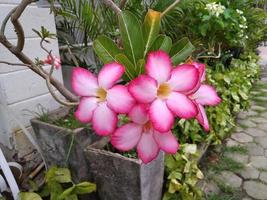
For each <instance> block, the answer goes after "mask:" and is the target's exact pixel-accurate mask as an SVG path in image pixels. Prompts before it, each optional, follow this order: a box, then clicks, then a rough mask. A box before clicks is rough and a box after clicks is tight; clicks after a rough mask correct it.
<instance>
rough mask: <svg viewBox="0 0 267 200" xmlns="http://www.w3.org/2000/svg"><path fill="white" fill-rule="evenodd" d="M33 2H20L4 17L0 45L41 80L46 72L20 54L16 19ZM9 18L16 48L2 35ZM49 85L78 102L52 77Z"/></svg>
mask: <svg viewBox="0 0 267 200" xmlns="http://www.w3.org/2000/svg"><path fill="white" fill-rule="evenodd" d="M33 1H34V0H22V2H21V3H20V4H19V5H18V6H17V7H16V9H13V10H12V11H11V12H10V13H9V14H8V15H7V16H6V18H5V19H4V21H3V23H2V26H1V30H0V31H1V32H0V43H1V44H3V46H4V47H6V48H7V49H8V50H9V51H10V52H11V53H12V54H14V55H15V56H16V57H17V58H18V59H19V60H20V61H21V62H22V63H24V64H26V66H27V67H29V69H31V70H32V71H33V72H35V73H37V74H38V75H39V76H41V77H42V78H44V79H46V78H47V75H48V74H47V72H46V71H45V70H43V69H42V68H41V67H39V66H37V65H36V64H35V63H34V62H33V61H32V60H31V59H30V58H29V57H28V56H27V55H25V54H24V53H23V52H22V50H23V46H24V41H25V37H24V31H23V28H22V26H21V25H20V23H19V21H18V19H19V17H20V16H21V14H22V13H23V11H24V10H25V8H26V6H27V5H29V4H30V3H31V2H33ZM9 18H11V21H12V23H13V25H14V28H15V30H16V33H17V36H18V42H17V46H14V45H13V44H11V43H10V42H9V41H8V40H7V38H6V37H5V35H4V31H5V26H6V23H7V21H8V19H9ZM50 83H51V84H52V85H53V86H54V87H55V88H56V89H57V90H58V91H59V92H60V93H61V94H62V95H63V96H64V97H65V98H66V99H68V100H69V101H71V102H79V98H78V97H77V96H75V95H74V94H73V93H72V92H70V91H69V90H68V89H67V88H66V87H65V86H64V85H63V84H62V83H61V82H60V81H58V80H57V79H55V78H54V77H53V76H51V77H50Z"/></svg>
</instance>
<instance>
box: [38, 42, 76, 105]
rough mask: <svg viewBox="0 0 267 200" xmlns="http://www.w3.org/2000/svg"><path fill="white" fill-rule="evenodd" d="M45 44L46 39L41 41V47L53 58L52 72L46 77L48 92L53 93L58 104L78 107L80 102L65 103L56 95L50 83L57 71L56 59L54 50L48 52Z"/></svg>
mask: <svg viewBox="0 0 267 200" xmlns="http://www.w3.org/2000/svg"><path fill="white" fill-rule="evenodd" d="M43 42H44V39H42V40H41V41H40V47H41V48H42V49H43V50H44V51H45V52H46V53H47V54H48V55H49V56H50V58H51V61H52V62H51V68H50V70H49V73H48V75H47V76H46V79H45V80H46V86H47V88H48V90H49V92H50V93H51V95H52V97H53V98H54V99H55V100H56V101H57V102H58V103H60V104H62V105H64V106H76V105H78V104H79V103H78V102H67V101H64V100H61V99H60V98H59V97H58V96H57V94H56V93H55V91H54V90H53V87H52V84H51V81H50V79H51V77H52V74H53V71H54V69H55V59H54V57H53V54H52V50H50V51H48V50H47V49H46V48H45V47H44V45H43Z"/></svg>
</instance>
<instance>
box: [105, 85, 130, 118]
mask: <svg viewBox="0 0 267 200" xmlns="http://www.w3.org/2000/svg"><path fill="white" fill-rule="evenodd" d="M107 102H108V106H109V107H110V108H111V109H112V110H114V111H115V112H116V113H120V114H126V113H128V112H129V111H130V110H131V109H132V107H133V106H134V104H135V100H134V98H133V97H132V96H131V94H130V93H129V92H128V89H127V87H126V86H124V85H116V86H114V87H112V88H111V89H109V90H108V92H107Z"/></svg>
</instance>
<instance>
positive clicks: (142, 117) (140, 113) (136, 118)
mask: <svg viewBox="0 0 267 200" xmlns="http://www.w3.org/2000/svg"><path fill="white" fill-rule="evenodd" d="M147 112H148V107H147V106H146V105H145V104H137V105H135V106H134V107H133V108H132V110H131V111H130V112H129V114H128V116H129V117H130V119H131V120H132V121H133V122H134V123H136V124H145V123H147V121H148V114H147Z"/></svg>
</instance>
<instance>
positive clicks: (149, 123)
mask: <svg viewBox="0 0 267 200" xmlns="http://www.w3.org/2000/svg"><path fill="white" fill-rule="evenodd" d="M151 128H152V124H151V122H150V121H148V122H147V123H146V124H145V125H144V127H143V132H144V133H148V132H149V130H150V129H151Z"/></svg>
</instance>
